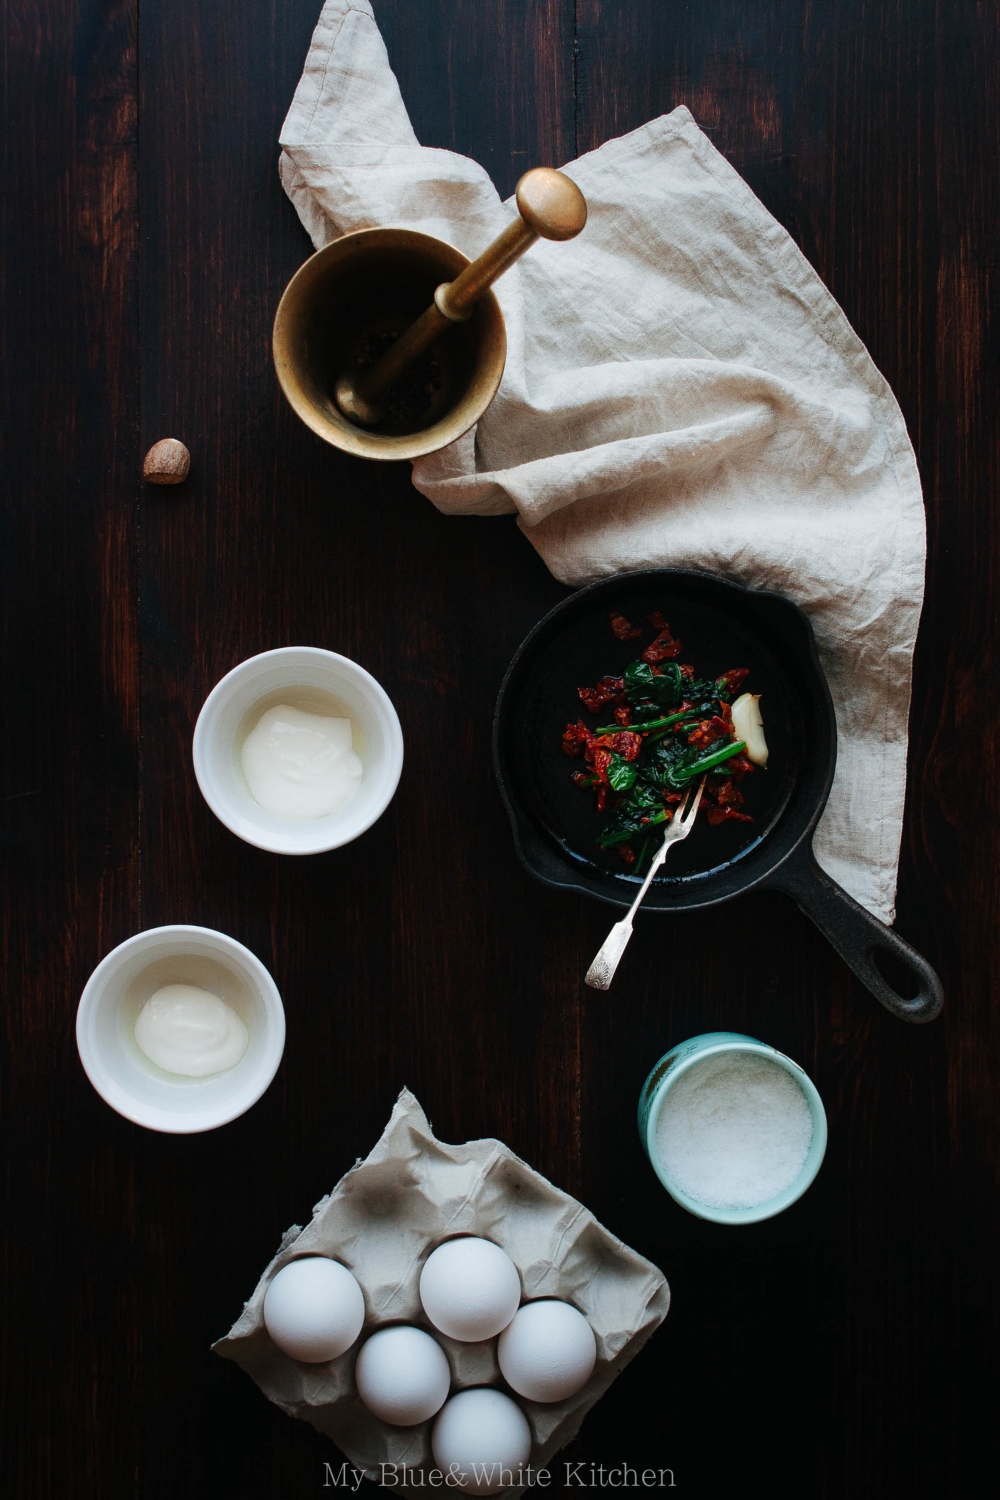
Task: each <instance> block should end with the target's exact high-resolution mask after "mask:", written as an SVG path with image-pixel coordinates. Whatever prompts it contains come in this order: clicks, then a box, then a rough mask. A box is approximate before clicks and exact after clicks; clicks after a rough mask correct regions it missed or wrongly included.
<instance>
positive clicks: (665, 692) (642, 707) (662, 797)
mask: <svg viewBox="0 0 1000 1500" xmlns="http://www.w3.org/2000/svg"><path fill="white" fill-rule="evenodd" d="M609 618H610V624H611V629H612V631H613V632H614V634H615V635H616V636H617V637H618V639H619V640H620V641H633V640H635V641H637V640H639V639H640V638H641V636H642V635H643V630H642V628H641V627H640V626H637V625H633V624H631V623H630V621H628V620H627V619H626V618H625V616H624V615H623V614H621V613H619V612H618V611H617V610H613V611H612V612H611V614H610V617H609ZM647 618H648V622H649V625H650V626H652V628H653V631H654V632H655V636H654V639H653V640H652V641H651V642H650V644H649V645H647V646H646V648H645V650H643V651H642V652H640V654H639V656H638V657H637V658H636V660H635V661H633V662H630V663H629V665H628V666H627V667H626V668H625V671H624V672H623V673H622V675H621V677H602V678H601V680H600V682H598V683H597V684H596V685H595V686H594V687H581V688H578V689H577V693H578V695H579V698H580V702H581V703H582V704H583V707H584V709H585V710H586V711H587V713H588V714H589V715H590V716H591V719H592V720H594V721H596V722H595V725H594V727H593V728H591V726H590V725H589V724H587V723H586V722H585V720H584V719H582V718H580V719H577V721H576V723H575V724H567V725H566V729H565V731H564V733H563V737H562V747H563V750H564V752H565V753H566V754H567V755H570V756H574V757H578V758H579V757H582V759H583V763H584V769H582V770H579V771H576V772H574V773H573V781H574V782H575V783H576V785H577V786H578V787H580V788H581V790H583V791H589V792H592V793H593V795H594V799H595V803H596V807H597V811H598V812H599V813H604V814H606V815H607V816H606V822H605V825H604V827H603V829H602V831H601V833H600V835H599V836H598V839H597V842H598V844H599V846H600V847H601V848H602V849H605V850H610V849H614V850H617V852H618V854H619V855H620V856H621V858H622V859H623V860H624V862H625V864H626V865H627V866H629V868H630V870H631V872H632V873H633V874H635V875H639V874H641V873H642V871H643V870H644V869H645V867H646V865H647V864H648V862H649V860H650V858H651V857H652V855H653V852H654V850H655V849H656V847H657V844H658V842H659V839H660V838H661V837H662V831H663V825H664V824H665V823H668V822H669V821H670V819H671V817H672V816H673V813H674V809H675V807H676V806H677V804H678V803H680V802H682V801H683V799H684V796H685V794H686V792H687V791H688V790H689V787H690V784H691V783H697V781H698V779H699V778H700V777H701V776H703V775H706V773H707V779H706V782H705V793H704V796H703V798H702V803H701V812H702V813H704V816H705V818H706V820H707V821H708V823H709V824H711V825H712V826H713V827H715V826H717V825H718V824H720V823H728V822H733V821H736V822H741V823H752V822H753V819H752V818H751V817H750V815H749V813H746V812H744V811H743V806H744V802H743V793H742V792H741V791H740V783H741V782H742V781H743V779H744V777H746V776H749V775H751V774H752V772H753V771H754V769H755V767H762V766H765V765H766V764H767V745H766V743H765V741H764V734H763V725H762V720H761V714H760V707H759V700H758V698H757V697H756V696H755V695H754V694H753V693H744V692H741V691H740V690H741V688H742V687H743V684H744V682H745V681H746V679H747V678H748V677H749V675H750V673H749V670H748V669H747V668H746V667H733V668H732V669H731V670H730V671H728V672H723V674H722V676H721V677H715V678H701V677H697V676H696V675H695V670H694V667H692V666H689V665H686V664H685V663H678V661H677V658H678V657H679V656H680V654H681V651H682V649H683V648H682V646H681V642H680V641H678V640H676V639H675V638H674V636H673V635H672V633H671V630H670V626H669V625H668V624H667V622H666V620H665V619H664V618H663V615H662V614H661V613H660V612H659V611H658V610H655V611H654V612H653V613H652V614H651V615H649V616H648V617H647ZM602 721H603V722H602ZM699 816H700V814H699Z"/></svg>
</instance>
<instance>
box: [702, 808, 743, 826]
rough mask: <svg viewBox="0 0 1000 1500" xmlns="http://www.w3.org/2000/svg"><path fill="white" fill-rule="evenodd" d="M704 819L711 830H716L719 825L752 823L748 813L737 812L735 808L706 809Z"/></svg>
mask: <svg viewBox="0 0 1000 1500" xmlns="http://www.w3.org/2000/svg"><path fill="white" fill-rule="evenodd" d="M705 817H706V818H707V820H708V823H709V826H710V827H711V828H718V826H719V824H720V823H752V822H753V818H751V816H750V814H749V813H741V812H737V811H736V808H735V807H715V806H714V805H713V806H711V807H706V809H705Z"/></svg>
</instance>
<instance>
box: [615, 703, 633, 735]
mask: <svg viewBox="0 0 1000 1500" xmlns="http://www.w3.org/2000/svg"><path fill="white" fill-rule="evenodd" d="M631 722H632V710H631V709H630V708H629V706H628V704H627V703H623V704H622V705H621V706H620V707H619V708H616V709H615V723H616V724H620V725H621V726H622V728H623V729H625V728H627V727H628V725H629V724H631Z"/></svg>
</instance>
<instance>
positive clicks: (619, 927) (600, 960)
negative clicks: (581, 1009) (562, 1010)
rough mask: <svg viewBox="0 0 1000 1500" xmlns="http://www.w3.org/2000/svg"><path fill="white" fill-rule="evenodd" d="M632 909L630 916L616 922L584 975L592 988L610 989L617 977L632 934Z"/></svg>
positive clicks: (585, 981) (586, 982) (585, 980)
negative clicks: (617, 970)
mask: <svg viewBox="0 0 1000 1500" xmlns="http://www.w3.org/2000/svg"><path fill="white" fill-rule="evenodd" d="M634 910H635V908H634V907H633V908H632V911H630V912H629V914H628V916H626V917H622V919H621V921H620V922H616V923H615V925H614V926H613V927H612V929H611V931H610V932H609V933H608V935H607V937H606V938H605V939H604V942H603V943H602V944H601V946H600V948H599V950H598V953H597V957H596V958H595V959H594V962H593V963H592V964H591V966H590V968H589V969H588V970H587V972H586V974H585V975H584V981H583V982H584V984H589V985H590V988H591V989H592V990H606V989H610V987H611V981H612V979H614V977H615V970H616V969H617V967H618V965H619V964H620V963H621V958H622V954H623V953H624V952H625V949H626V948H627V947H628V944H629V938H630V937H631V936H632V912H634Z"/></svg>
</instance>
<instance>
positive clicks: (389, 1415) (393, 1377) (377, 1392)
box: [354, 1327, 451, 1427]
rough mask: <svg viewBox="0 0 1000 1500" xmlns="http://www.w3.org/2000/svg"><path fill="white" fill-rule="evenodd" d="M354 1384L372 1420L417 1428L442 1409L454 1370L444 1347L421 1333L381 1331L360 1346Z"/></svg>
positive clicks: (420, 1329)
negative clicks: (417, 1424) (419, 1423)
mask: <svg viewBox="0 0 1000 1500" xmlns="http://www.w3.org/2000/svg"><path fill="white" fill-rule="evenodd" d="M354 1379H355V1381H356V1382H357V1387H358V1395H359V1396H360V1397H361V1399H362V1401H363V1402H364V1403H365V1405H366V1406H367V1408H368V1410H369V1411H370V1412H371V1413H372V1414H373V1416H376V1417H381V1419H382V1421H383V1422H390V1423H391V1424H392V1426H393V1427H413V1426H415V1425H416V1423H417V1422H426V1421H427V1418H428V1417H433V1415H434V1413H435V1412H436V1411H440V1410H441V1407H442V1406H443V1405H444V1403H445V1400H446V1399H447V1396H448V1390H449V1388H450V1386H451V1369H450V1367H449V1365H448V1360H447V1356H446V1355H445V1352H444V1350H443V1349H442V1348H441V1345H440V1344H439V1343H437V1341H436V1340H435V1339H432V1338H431V1336H430V1334H429V1333H424V1331H423V1329H422V1328H403V1327H395V1328H380V1329H379V1330H378V1332H377V1333H373V1334H372V1336H371V1338H370V1339H369V1340H368V1342H367V1343H366V1344H363V1345H362V1346H361V1352H360V1354H359V1355H358V1362H357V1364H356V1365H355V1367H354Z"/></svg>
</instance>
